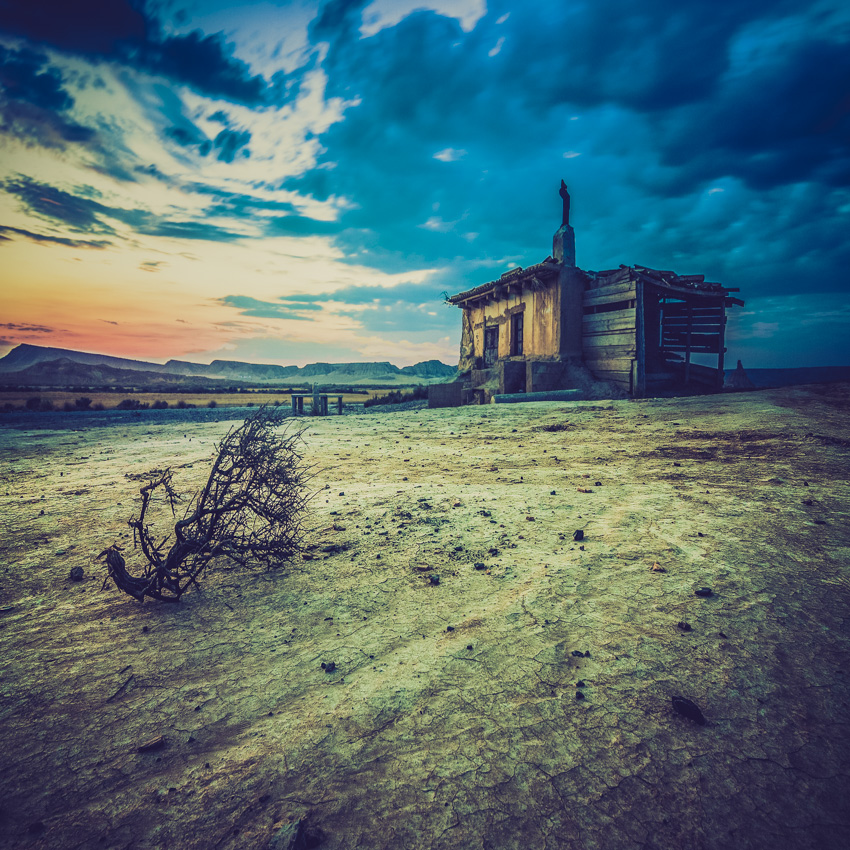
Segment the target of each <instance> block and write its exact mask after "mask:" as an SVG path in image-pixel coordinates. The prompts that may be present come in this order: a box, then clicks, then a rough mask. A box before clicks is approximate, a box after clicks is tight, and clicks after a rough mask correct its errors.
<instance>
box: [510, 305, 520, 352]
mask: <svg viewBox="0 0 850 850" xmlns="http://www.w3.org/2000/svg"><path fill="white" fill-rule="evenodd" d="M522 316H523V314H522V313H515V314H514V315H513V316H511V354H512V355H514V356H516V355H518V354H522Z"/></svg>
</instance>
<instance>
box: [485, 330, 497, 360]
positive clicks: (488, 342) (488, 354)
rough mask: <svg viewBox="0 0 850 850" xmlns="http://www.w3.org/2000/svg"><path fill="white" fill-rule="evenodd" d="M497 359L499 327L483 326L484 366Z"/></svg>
mask: <svg viewBox="0 0 850 850" xmlns="http://www.w3.org/2000/svg"><path fill="white" fill-rule="evenodd" d="M498 359H499V327H498V325H497V326H496V327H494V328H484V366H485V367H486V366H492V365H493V364H494V363H495V362H496V361H497V360H498Z"/></svg>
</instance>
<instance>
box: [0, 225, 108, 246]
mask: <svg viewBox="0 0 850 850" xmlns="http://www.w3.org/2000/svg"><path fill="white" fill-rule="evenodd" d="M6 233H14V234H16V235H17V236H23V237H24V238H25V239H29V240H30V241H32V242H41V243H43V244H46V245H64V246H65V247H66V248H107V247H109V246H110V245H111V244H112V243H111V242H107V241H92V240H87V239H66V238H65V237H64V236H47V235H45V234H43V233H34V232H33V231H32V230H23V229H22V228H20V227H7V226H6V225H2V224H0V239H2V240H3V241H4V242H8V241H10V239H9V237H8V236H5V235H4V234H6Z"/></svg>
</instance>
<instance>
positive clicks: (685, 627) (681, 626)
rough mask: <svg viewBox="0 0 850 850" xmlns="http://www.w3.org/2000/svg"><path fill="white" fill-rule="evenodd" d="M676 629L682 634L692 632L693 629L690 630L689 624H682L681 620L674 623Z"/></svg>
mask: <svg viewBox="0 0 850 850" xmlns="http://www.w3.org/2000/svg"><path fill="white" fill-rule="evenodd" d="M676 628H677V629H681V630H682V631H683V632H691V631H693V629H692V628H691V624H690V623H686V622H684V621H683V620H680V621H679V622H678V623H676Z"/></svg>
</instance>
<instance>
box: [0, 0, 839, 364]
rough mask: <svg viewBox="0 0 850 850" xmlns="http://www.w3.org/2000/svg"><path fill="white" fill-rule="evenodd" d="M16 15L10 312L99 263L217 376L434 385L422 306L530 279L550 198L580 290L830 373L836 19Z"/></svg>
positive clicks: (12, 27)
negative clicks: (617, 293)
mask: <svg viewBox="0 0 850 850" xmlns="http://www.w3.org/2000/svg"><path fill="white" fill-rule="evenodd" d="M48 5H49V6H50V9H49V10H48ZM13 6H14V8H12V6H10V5H9V4H6V6H4V7H3V8H4V13H3V15H0V145H3V161H2V165H0V186H2V189H3V192H2V194H0V224H2V229H0V240H2V245H3V252H4V258H10V259H11V260H13V261H14V262H15V263H17V264H18V265H16V266H15V268H16V269H18V271H17V272H16V274H18V275H19V276H20V278H19V283H18V284H17V285H18V286H19V287H20V292H21V293H23V291H24V288H25V284H24V282H23V280H24V277H23V276H24V271H23V269H25V268H31V269H32V270H33V272H36V271H38V273H39V275H40V279H44V280H53V279H55V276H56V275H59V276H60V277H61V275H63V274H72V271H69V269H71V268H72V267H71V265H70V264H69V263H66V264H65V265H60V264H58V263H57V262H56V257H57V255H58V254H59V253H60V252H62V251H63V250H67V252H68V253H69V254H70V253H71V252H72V251H75V250H76V249H79V248H94V247H98V248H103V249H104V250H101V251H97V252H94V251H88V252H86V253H85V257H86V258H87V259H86V262H87V263H92V262H94V261H96V260H97V258H101V257H103V258H105V259H104V266H103V269H104V271H103V274H104V275H106V274H107V272H106V269H107V268H108V269H109V274H111V275H113V276H115V283H114V286H115V287H116V291H125V290H126V286H125V284H124V283H123V282H122V281H123V279H122V278H121V275H124V276H125V277H126V279H128V280H129V279H132V280H133V281H134V283H133V285H134V286H136V287H142V288H144V287H151V290H150V292H151V295H152V297H151V299H149V303H161V304H162V305H163V306H162V308H161V309H162V317H163V318H162V319H161V322H162V324H161V327H162V328H163V330H162V333H163V335H164V336H163V338H164V339H168V340H169V343H168V344H172V342H171V340H173V339H174V337H173V336H172V335H171V334H172V333H173V330H166V329H165V328H166V317H167V327H168V328H172V326H173V322H174V320H173V316H174V315H176V314H178V313H180V314H181V317H182V312H181V311H187V315H188V313H191V317H192V318H191V322H192V324H191V327H192V328H193V334H194V338H193V342H192V344H193V345H194V346H195V349H196V350H201V349H197V346H198V345H207V346H208V348H207V349H204V350H208V351H210V352H211V353H212V352H219V353H221V352H224V351H228V352H230V353H231V355H232V356H234V357H237V356H238V355H239V354H240V353H242V354H244V355H245V356H246V357H247V356H254V357H257V356H260V355H262V356H264V357H266V358H267V359H274V358H275V357H276V356H277V355H275V354H273V353H272V352H274V351H277V352H279V356H280V357H285V356H288V357H291V356H292V352H293V351H295V350H303V351H305V352H307V351H312V352H314V353H315V351H316V350H317V349H315V348H311V346H320V345H322V344H328V341H329V340H333V342H334V344H336V345H340V346H344V347H347V349H346V350H347V351H348V356H347V358H342V359H357V358H358V357H361V356H371V355H372V354H374V353H375V352H385V351H392V350H393V346H395V347H397V349H398V351H399V352H404V356H405V357H409V358H410V359H426V356H425V355H424V352H425V351H428V352H432V351H433V350H434V347H435V346H436V347H437V348H439V350H441V351H442V352H444V353H443V354H441V355H440V356H443V357H444V358H445V359H447V360H451V359H453V358H454V356H455V353H454V351H455V350H456V346H457V341H458V337H459V315H458V312H457V311H452V310H448V309H446V308H444V306H443V305H442V303H441V300H442V297H441V293H442V292H443V291H448V292H450V293H452V292H456V291H460V290H462V289H467V288H469V287H470V286H474V285H476V284H478V283H482V282H485V281H487V280H491V279H494V278H496V277H498V275H499V274H500V273H501V272H502V271H504V270H505V269H506V268H508V267H509V266H511V265H523V266H526V265H529V264H530V263H534V262H539V261H540V260H542V259H543V258H544V257H545V256H546V255H547V254H548V253H549V252H550V251H551V236H552V234H553V232H554V230H555V229H556V227H557V226H558V224H559V222H560V208H561V205H560V199H559V197H558V195H557V187H558V183H559V181H560V179H561V178H562V177H563V178H564V179H566V181H567V183H568V184H569V187H570V191H571V193H572V196H573V207H572V211H573V213H572V214H573V220H572V223H573V225H574V227H575V229H576V240H577V255H578V262H579V264H580V265H581V266H583V267H584V268H592V269H602V268H611V267H616V266H617V265H618V264H619V263H643V264H646V265H650V266H656V267H661V268H670V269H675V270H676V271H679V272H680V273H702V274H705V275H707V276H708V278H709V279H713V280H719V281H721V282H722V283H724V284H726V285H728V286H738V287H740V289H741V295H742V297H744V298H745V299H746V300H747V302H748V308H747V309H748V310H749V305H750V304H757V305H760V309H761V310H763V311H764V313H765V315H762V316H754V317H749V316H746V315H744V314H743V313H742V315H741V316H739V317H736V318H734V319H733V320H732V321H731V323H730V334H729V338H730V340H732V341H733V342H734V344H735V345H739V346H741V350H742V351H745V352H746V353H747V357H748V358H753V357H755V358H756V359H758V358H759V357H762V359H763V360H764V361H771V359H775V358H776V357H780V358H781V357H783V356H786V355H785V353H784V352H788V351H791V350H794V351H795V354H794V357H795V358H799V356H804V355H800V354H799V352H801V351H802V352H805V351H806V350H811V351H812V352H815V351H816V352H817V357H818V358H821V359H823V358H826V359H828V360H831V361H832V362H838V361H842V362H846V361H847V358H848V356H850V354H848V351H847V348H846V344H845V343H844V342H843V336H842V335H843V334H844V333H845V331H846V322H845V317H844V315H843V314H841V313H839V314H836V312H835V309H834V305H833V302H832V301H830V300H829V299H833V298H838V297H839V296H840V295H842V294H844V293H846V291H847V281H846V272H845V270H846V268H847V267H848V264H850V242H848V240H847V238H846V233H847V232H848V227H850V144H848V141H849V140H850V11H848V9H847V8H846V5H844V4H839V3H837V2H834V0H814V2H803V0H778V2H777V0H752V2H748V3H743V4H717V3H714V2H709V0H681V2H678V3H675V4H674V3H671V2H670V0H663V1H662V0H647V2H645V3H642V4H640V5H639V6H637V5H635V4H634V3H633V2H631V0H599V2H596V3H593V4H575V3H563V2H555V0H544V2H540V3H522V4H521V3H518V2H515V0H490V2H486V3H485V2H484V0H424V2H423V0H329V1H328V2H324V3H321V4H312V3H287V4H277V3H265V2H261V1H260V0H256V2H253V1H252V0H249V2H246V3H242V4H239V5H238V6H237V5H235V4H234V5H232V6H231V5H229V4H228V3H226V2H222V3H214V4H201V3H194V2H190V3H187V4H181V5H179V6H174V5H172V4H162V3H153V2H148V3H143V2H138V3H137V2H122V0H83V2H81V3H78V4H66V5H64V6H62V5H61V4H60V5H59V6H55V4H47V3H46V2H43V1H42V2H40V1H39V0H36V1H35V2H33V3H30V4H13ZM7 7H8V10H7ZM48 12H49V13H48ZM48 246H50V248H51V250H49V251H48V250H47V248H48ZM151 257H155V258H157V259H154V260H152V259H151ZM106 258H108V259H106ZM73 259H74V261H75V262H77V263H80V262H82V261H81V258H80V256H76V255H75V256H74V258H73ZM48 262H50V263H52V265H50V266H49V268H48V267H47V266H46V265H45V266H43V267H42V264H45V263H48ZM236 262H238V263H239V264H240V265H239V268H238V270H233V271H231V267H230V265H229V264H230V263H236ZM27 264H30V265H29V266H28V265H27ZM92 268H94V266H92ZM98 268H99V267H98ZM225 270H226V271H225ZM152 271H156V272H157V274H150V272H152ZM370 278H373V279H374V280H371V279H370ZM16 280H18V278H16ZM74 280H75V281H77V278H74ZM210 281H215V286H214V287H212V288H211V285H210V283H209V282H210ZM388 281H392V285H386V284H388ZM373 283H374V285H372V284H373ZM45 285H46V284H45ZM122 286H125V290H121V289H120V287H122ZM207 290H209V291H207ZM802 292H805V293H807V297H814V296H817V298H819V299H821V300H820V301H818V304H819V305H820V307H819V308H818V309H817V310H813V311H812V312H811V314H810V315H809V316H806V315H805V314H806V310H805V308H804V307H803V306H801V305H802V304H803V302H802V301H799V300H795V299H799V298H800V293H802ZM154 295H155V297H154ZM44 298H45V299H46V296H44ZM47 300H49V299H47ZM116 300H117V299H116ZM40 303H46V302H45V300H44V299H43V300H42V302H40ZM24 304H25V298H24V296H23V294H21V295H20V296H19V298H18V300H17V301H15V302H14V305H13V306H14V309H15V310H16V311H17V312H15V313H14V316H13V318H14V319H15V321H17V322H19V323H21V324H24V323H27V322H29V323H31V324H39V322H40V321H42V318H41V317H39V316H37V315H33V314H30V313H27V312H26V309H25V307H24V306H23V305H24ZM178 304H179V308H178V307H177V306H176V305H178ZM824 305H827V306H824ZM66 312H67V310H66ZM80 312H81V316H82V315H83V314H84V313H85V311H84V310H81V311H80ZM7 314H8V315H10V316H12V314H9V313H8V311H7ZM234 315H238V316H241V317H242V320H240V321H239V322H236V323H234V322H233V316H234ZM107 318H108V317H107ZM113 318H114V317H113ZM105 320H106V319H104V321H105ZM43 321H44V323H45V325H50V324H51V322H50V321H48V320H47V319H44V320H43ZM83 321H84V320H83V318H81V319H80V322H81V324H82V323H83ZM151 322H152V324H151V327H149V328H146V329H145V330H144V333H143V334H142V333H141V332H140V335H139V338H138V339H139V342H138V344H139V345H141V344H142V342H141V340H142V339H144V340H152V339H155V337H156V333H157V330H156V328H157V327H158V326H156V323H155V322H154V321H153V320H151ZM812 323H813V324H812ZM127 327H128V322H127V321H125V320H123V319H122V329H125V330H126V328H127ZM81 332H82V331H81ZM819 333H820V334H821V336H820V337H818V344H817V346H814V345H813V346H811V347H810V349H806V347H805V345H806V344H808V343H810V342H811V341H812V340H813V339H814V338H815V337H816V336H817V335H818V334H819ZM7 336H12V332H11V331H10V332H9V333H7ZM124 339H128V337H124ZM201 340H203V341H201ZM783 340H784V341H785V342H782V341H783ZM789 340H797V341H798V342H799V345H798V346H797V348H794V345H792V344H791V342H789ZM116 344H117V343H116ZM187 344H188V343H187ZM795 345H796V343H795ZM275 346H277V347H275ZM299 346H300V348H299ZM759 346H761V348H759ZM417 350H418V351H420V352H423V354H422V356H419V357H416V355H415V352H416V351H417ZM830 351H832V352H833V353H832V354H831V355H829V356H827V353H828V352H830ZM758 352H762V354H761V355H760V354H759V353H758ZM175 353H176V354H179V353H180V352H175ZM428 356H432V355H431V354H429V355H428ZM729 356H730V358H734V357H735V352H734V351H733V350H730V353H729ZM812 356H813V357H814V356H815V354H814V353H813V354H812ZM390 359H392V357H391V356H390ZM765 365H766V363H765Z"/></svg>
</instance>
